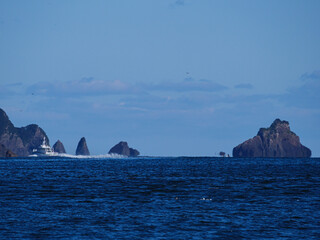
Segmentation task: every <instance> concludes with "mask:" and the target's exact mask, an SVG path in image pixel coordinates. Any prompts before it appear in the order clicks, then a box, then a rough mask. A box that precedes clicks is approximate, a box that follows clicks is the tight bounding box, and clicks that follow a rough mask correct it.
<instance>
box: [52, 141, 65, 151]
mask: <svg viewBox="0 0 320 240" xmlns="http://www.w3.org/2000/svg"><path fill="white" fill-rule="evenodd" d="M52 150H53V151H54V152H56V153H66V150H65V149H64V146H63V143H62V142H61V141H60V140H58V141H57V142H56V143H55V144H53V147H52Z"/></svg>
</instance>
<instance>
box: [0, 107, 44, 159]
mask: <svg viewBox="0 0 320 240" xmlns="http://www.w3.org/2000/svg"><path fill="white" fill-rule="evenodd" d="M43 139H45V142H46V144H47V145H49V138H48V137H47V135H46V133H45V132H44V131H43V129H42V128H40V127H39V126H38V125H36V124H30V125H28V126H26V127H21V128H17V127H15V126H14V125H13V124H12V122H11V121H10V120H9V117H8V116H7V114H6V113H5V111H3V110H2V109H1V108H0V144H3V145H4V146H5V148H7V149H8V150H10V152H8V156H14V155H17V156H20V157H25V156H29V155H30V154H32V153H33V149H36V148H38V147H39V146H40V145H41V144H42V142H43Z"/></svg>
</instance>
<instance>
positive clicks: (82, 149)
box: [76, 137, 90, 155]
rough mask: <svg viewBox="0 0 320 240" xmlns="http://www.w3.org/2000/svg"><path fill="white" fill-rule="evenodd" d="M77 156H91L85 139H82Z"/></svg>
mask: <svg viewBox="0 0 320 240" xmlns="http://www.w3.org/2000/svg"><path fill="white" fill-rule="evenodd" d="M76 155H90V152H89V149H88V146H87V142H86V139H85V138H84V137H83V138H81V139H80V141H79V143H78V146H77V150H76Z"/></svg>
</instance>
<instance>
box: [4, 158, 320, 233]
mask: <svg viewBox="0 0 320 240" xmlns="http://www.w3.org/2000/svg"><path fill="white" fill-rule="evenodd" d="M319 216H320V159H236V158H190V157H180V158H121V159H115V158H94V159H85V158H82V159H69V158H49V159H45V158H44V159H37V158H31V159H29V158H28V159H0V238H1V239H15V238H16V239H320V217H319Z"/></svg>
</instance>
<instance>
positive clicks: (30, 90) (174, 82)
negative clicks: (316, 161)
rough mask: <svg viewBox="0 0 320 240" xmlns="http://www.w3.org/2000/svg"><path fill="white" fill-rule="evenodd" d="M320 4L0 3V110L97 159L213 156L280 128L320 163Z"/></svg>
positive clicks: (170, 1)
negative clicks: (287, 128)
mask: <svg viewBox="0 0 320 240" xmlns="http://www.w3.org/2000/svg"><path fill="white" fill-rule="evenodd" d="M319 12H320V1H311V0H308V1H292V0H290V1H211V0H208V1H206V0H201V1H195V0H185V1H183V0H179V1H175V0H159V1H155V0H154V1H150V0H145V1H143V0H137V1H130V0H127V1H124V0H123V1H121V0H117V1H116V0H114V1H111V0H110V1H97V0H96V1H79V0H78V1H45V0H41V1H40V0H39V1H5V0H2V1H0V107H1V108H3V109H4V110H5V111H6V112H7V113H8V115H9V117H10V119H11V120H12V121H13V123H14V124H15V125H16V126H25V125H27V124H30V123H37V124H39V125H40V126H41V127H42V128H43V129H44V130H45V131H46V132H47V134H48V136H49V138H50V141H51V144H53V143H54V142H55V141H56V140H57V139H60V140H61V141H62V142H63V143H64V145H65V147H66V150H67V151H68V152H69V153H74V152H75V149H76V145H77V142H78V141H79V139H80V138H81V137H82V136H85V137H86V138H87V143H88V146H89V150H90V151H91V152H92V153H93V154H103V153H106V152H108V150H109V149H110V148H111V147H112V146H113V145H114V144H116V143H117V142H119V141H120V140H125V141H128V142H129V145H130V146H132V147H135V148H137V149H139V150H140V151H141V153H142V154H143V155H161V156H165V155H172V156H177V155H193V156H197V155H201V156H203V155H209V156H212V155H215V154H216V153H218V152H219V151H221V150H223V151H226V152H227V153H231V152H232V148H233V147H234V146H236V145H237V144H239V143H241V142H243V141H244V140H246V139H248V138H251V137H253V136H254V135H256V133H257V131H258V130H259V128H260V127H267V126H269V125H270V124H271V123H272V121H273V120H274V119H275V118H281V119H284V120H287V121H289V122H290V125H291V129H292V130H293V131H294V132H296V133H297V134H298V135H299V136H300V138H301V142H302V143H303V144H304V145H306V146H308V147H310V148H311V150H312V152H313V156H320V149H319V145H320V126H319V123H320V97H319V94H318V93H319V91H320V44H319V43H320V27H319V22H320V14H319Z"/></svg>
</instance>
